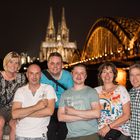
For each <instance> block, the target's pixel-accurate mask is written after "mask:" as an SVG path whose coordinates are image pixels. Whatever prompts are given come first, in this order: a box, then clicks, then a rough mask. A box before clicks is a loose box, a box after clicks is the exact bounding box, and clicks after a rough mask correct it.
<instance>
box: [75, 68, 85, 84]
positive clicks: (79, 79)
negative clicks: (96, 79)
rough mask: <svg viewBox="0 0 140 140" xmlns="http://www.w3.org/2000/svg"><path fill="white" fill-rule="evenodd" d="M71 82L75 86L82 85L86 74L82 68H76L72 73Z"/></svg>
mask: <svg viewBox="0 0 140 140" xmlns="http://www.w3.org/2000/svg"><path fill="white" fill-rule="evenodd" d="M72 76H73V81H74V84H76V85H84V82H85V79H86V78H87V73H86V70H85V68H84V67H80V66H77V67H75V68H74V69H73V71H72Z"/></svg>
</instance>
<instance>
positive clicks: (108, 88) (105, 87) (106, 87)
mask: <svg viewBox="0 0 140 140" xmlns="http://www.w3.org/2000/svg"><path fill="white" fill-rule="evenodd" d="M115 88H116V85H114V84H113V83H109V84H104V85H103V90H104V91H107V92H109V91H112V90H114V89H115Z"/></svg>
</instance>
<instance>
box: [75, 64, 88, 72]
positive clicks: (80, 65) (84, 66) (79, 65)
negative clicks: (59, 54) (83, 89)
mask: <svg viewBox="0 0 140 140" xmlns="http://www.w3.org/2000/svg"><path fill="white" fill-rule="evenodd" d="M76 67H82V68H84V69H85V71H86V73H87V68H86V65H85V64H81V63H78V64H76V65H74V66H73V67H72V71H73V70H74V68H76Z"/></svg>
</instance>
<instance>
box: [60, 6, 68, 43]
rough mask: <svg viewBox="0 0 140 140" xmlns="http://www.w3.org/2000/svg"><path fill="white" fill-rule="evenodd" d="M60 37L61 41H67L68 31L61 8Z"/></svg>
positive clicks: (63, 11)
mask: <svg viewBox="0 0 140 140" xmlns="http://www.w3.org/2000/svg"><path fill="white" fill-rule="evenodd" d="M61 37H62V40H63V41H69V30H68V28H67V25H66V19H65V10H64V7H63V8H62V19H61Z"/></svg>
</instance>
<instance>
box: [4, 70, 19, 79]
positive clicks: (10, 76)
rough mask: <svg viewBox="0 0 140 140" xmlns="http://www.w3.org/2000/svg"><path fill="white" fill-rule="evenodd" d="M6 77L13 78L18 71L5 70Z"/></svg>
mask: <svg viewBox="0 0 140 140" xmlns="http://www.w3.org/2000/svg"><path fill="white" fill-rule="evenodd" d="M4 77H5V79H7V80H13V79H15V77H16V72H8V71H5V72H4Z"/></svg>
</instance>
